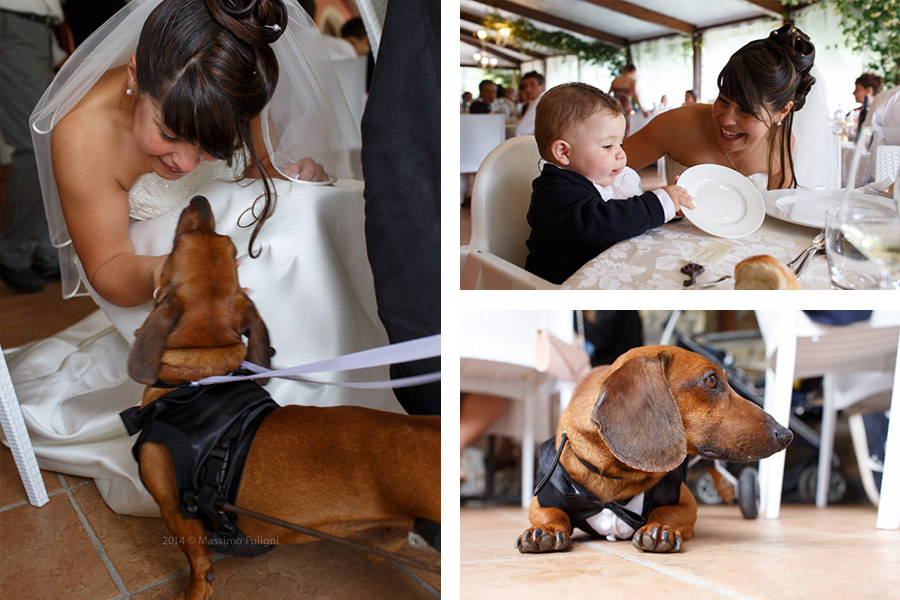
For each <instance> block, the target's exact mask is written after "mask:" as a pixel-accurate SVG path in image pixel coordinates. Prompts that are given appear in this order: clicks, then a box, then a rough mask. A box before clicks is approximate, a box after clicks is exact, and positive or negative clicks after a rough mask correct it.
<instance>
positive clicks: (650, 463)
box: [591, 354, 687, 473]
mask: <svg viewBox="0 0 900 600" xmlns="http://www.w3.org/2000/svg"><path fill="white" fill-rule="evenodd" d="M666 359H668V355H666V354H662V355H660V356H659V357H657V358H655V359H654V358H644V357H640V358H633V359H631V360H628V361H626V362H625V363H624V364H622V365H621V366H620V367H619V368H617V369H616V370H615V371H613V372H611V373H610V374H609V376H608V377H607V378H606V381H605V382H604V383H603V385H602V386H601V388H600V397H599V399H598V400H597V403H596V405H595V406H594V410H593V412H592V413H591V420H592V421H593V422H594V423H595V425H596V426H597V427H598V429H599V430H600V436H601V437H602V438H603V441H604V442H606V445H607V446H608V447H609V449H610V450H611V451H612V453H613V455H614V456H615V457H616V458H618V459H619V460H621V461H622V462H624V463H625V464H626V465H628V466H630V467H632V468H634V469H638V470H640V471H648V472H652V473H661V472H664V471H672V470H673V469H675V468H676V467H678V465H680V464H681V462H682V461H683V460H684V458H685V456H686V455H687V439H686V438H685V435H684V427H683V426H682V424H681V413H680V412H679V410H678V404H677V402H676V401H675V397H674V396H673V395H672V392H671V391H670V390H669V385H668V383H667V382H666V378H665V373H664V369H665V361H666Z"/></svg>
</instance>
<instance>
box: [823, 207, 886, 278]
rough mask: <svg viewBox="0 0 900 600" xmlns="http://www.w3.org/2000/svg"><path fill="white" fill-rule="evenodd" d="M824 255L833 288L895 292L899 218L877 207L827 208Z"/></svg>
mask: <svg viewBox="0 0 900 600" xmlns="http://www.w3.org/2000/svg"><path fill="white" fill-rule="evenodd" d="M825 255H826V258H827V260H828V272H829V275H830V277H831V285H832V287H834V288H838V289H845V290H846V289H851V290H871V289H898V287H900V215H897V213H896V212H894V211H892V210H890V209H888V208H880V207H877V206H871V207H863V206H835V207H832V208H829V209H828V210H827V211H826V212H825Z"/></svg>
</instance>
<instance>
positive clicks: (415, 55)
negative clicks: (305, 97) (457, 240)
mask: <svg viewBox="0 0 900 600" xmlns="http://www.w3.org/2000/svg"><path fill="white" fill-rule="evenodd" d="M410 32H415V35H410ZM439 40H440V3H439V2H434V1H433V0H391V1H390V2H388V6H387V14H386V15H385V21H384V30H383V32H382V36H381V42H380V45H379V49H378V56H377V57H376V59H375V70H374V73H373V76H372V87H371V89H370V92H369V98H368V101H367V103H366V110H365V113H364V114H363V120H362V166H363V175H364V178H365V182H366V188H365V192H364V194H365V200H366V244H367V247H368V254H369V263H370V264H371V266H372V274H373V276H374V279H375V295H376V298H377V302H378V316H379V317H380V318H381V321H382V323H384V327H385V329H386V330H387V334H388V338H389V339H390V341H391V343H392V344H394V343H397V342H402V341H406V340H411V339H416V338H419V337H423V336H427V335H433V334H436V333H438V332H439V331H440V326H441V261H440V252H441V247H440V246H441V216H440V158H441V131H440V126H441V122H440V96H439V94H440V89H441V79H440V74H441V71H440V61H439V48H438V45H439ZM439 369H440V359H437V358H434V359H428V360H422V361H417V362H414V363H406V364H401V365H392V366H391V376H392V377H393V378H397V377H404V376H412V375H418V374H422V373H428V372H432V371H437V370H439ZM394 393H395V394H396V395H397V399H398V400H399V402H400V404H401V405H402V406H403V408H404V409H405V410H406V412H408V413H410V414H440V410H441V404H440V403H441V388H440V383H439V382H435V383H430V384H426V385H422V386H416V387H413V388H406V389H397V390H394Z"/></svg>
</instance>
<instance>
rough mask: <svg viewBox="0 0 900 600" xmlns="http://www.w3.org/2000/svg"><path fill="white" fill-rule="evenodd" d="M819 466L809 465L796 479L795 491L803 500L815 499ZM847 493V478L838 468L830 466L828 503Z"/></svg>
mask: <svg viewBox="0 0 900 600" xmlns="http://www.w3.org/2000/svg"><path fill="white" fill-rule="evenodd" d="M818 473H819V468H818V466H816V465H810V466H808V467H806V468H805V469H803V470H802V471H800V478H799V480H798V481H797V491H798V492H799V493H800V497H801V498H802V499H803V501H804V502H815V501H816V479H817V477H818ZM846 493H847V478H846V477H844V474H843V473H841V472H840V471H839V470H837V469H835V468H834V467H832V469H831V477H830V478H829V480H828V503H829V504H835V503H837V502H840V501H841V500H843V499H844V495H845V494H846Z"/></svg>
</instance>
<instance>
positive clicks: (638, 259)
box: [561, 215, 831, 290]
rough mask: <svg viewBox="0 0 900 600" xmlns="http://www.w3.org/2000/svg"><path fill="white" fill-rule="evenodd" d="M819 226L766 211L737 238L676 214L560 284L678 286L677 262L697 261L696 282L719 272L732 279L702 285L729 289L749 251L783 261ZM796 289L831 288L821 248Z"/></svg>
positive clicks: (616, 246)
mask: <svg viewBox="0 0 900 600" xmlns="http://www.w3.org/2000/svg"><path fill="white" fill-rule="evenodd" d="M820 231H821V229H820V228H814V227H808V226H805V225H799V224H796V223H791V222H787V221H784V220H780V219H777V218H774V217H772V216H770V215H766V217H765V219H764V220H763V223H762V225H761V226H760V227H759V228H758V229H757V230H756V231H754V232H753V233H751V234H749V235H746V236H744V237H739V238H725V237H718V236H715V235H712V234H709V233H706V232H704V231H702V230H700V229H699V228H698V227H696V226H695V225H694V224H693V223H691V222H690V221H689V220H687V219H684V218H682V219H676V220H673V221H670V222H668V223H666V224H664V225H662V226H660V227H657V228H655V229H651V230H649V231H647V232H646V233H643V234H641V235H639V236H636V237H633V238H629V239H627V240H623V241H621V242H618V243H617V244H614V245H613V246H611V247H610V248H608V249H606V250H605V251H603V252H601V253H600V254H598V255H597V256H595V257H594V258H593V259H591V260H590V261H588V262H587V263H586V264H584V265H582V267H581V268H580V269H578V270H577V271H576V272H575V273H574V274H573V275H572V276H571V277H569V278H568V279H566V280H565V281H564V282H563V283H562V286H561V288H562V289H570V290H584V289H604V290H622V289H632V290H634V289H650V290H674V289H684V288H685V285H684V282H685V281H686V280H688V275H685V274H684V273H682V271H681V268H682V267H684V266H685V265H686V264H688V263H691V262H693V263H697V264H700V265H702V266H703V267H704V269H705V270H704V271H703V272H702V273H700V274H699V275H698V276H697V279H696V281H697V283H698V284H702V283H704V282H711V281H714V280H716V279H719V278H720V277H723V276H725V275H729V276H731V277H732V279H728V280H726V281H723V282H722V283H720V284H718V285H716V286H713V287H709V288H703V289H713V290H731V289H734V279H733V277H734V267H735V265H737V264H738V263H739V262H740V261H742V260H744V259H745V258H749V257H751V256H756V255H760V254H768V255H769V256H772V257H774V258H776V259H778V260H780V261H782V262H784V263H787V262H789V261H791V260H792V259H794V258H795V257H797V256H798V255H799V254H800V253H801V252H802V251H803V250H804V249H806V248H808V247H809V246H811V245H812V241H813V238H814V237H815V236H816V235H817V234H818V233H819V232H820ZM798 282H799V285H800V289H807V290H825V289H831V280H830V278H829V275H828V265H827V262H826V260H825V254H824V252H823V253H818V254H816V255H814V256H812V257H811V258H810V259H809V264H808V265H807V266H806V268H805V269H804V270H803V272H802V273H801V276H800V277H799V279H798Z"/></svg>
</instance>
